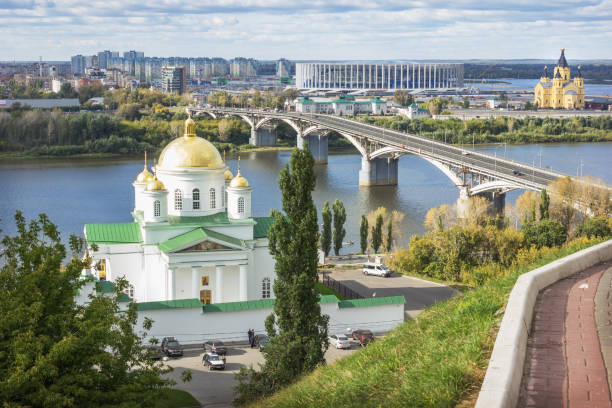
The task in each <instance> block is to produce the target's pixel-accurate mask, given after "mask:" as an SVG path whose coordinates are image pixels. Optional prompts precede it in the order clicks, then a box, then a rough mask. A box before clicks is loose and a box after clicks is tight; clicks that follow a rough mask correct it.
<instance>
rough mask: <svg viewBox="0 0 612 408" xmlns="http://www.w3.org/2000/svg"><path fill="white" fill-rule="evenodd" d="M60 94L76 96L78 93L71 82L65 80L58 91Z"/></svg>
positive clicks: (62, 95) (65, 96) (63, 96)
mask: <svg viewBox="0 0 612 408" xmlns="http://www.w3.org/2000/svg"><path fill="white" fill-rule="evenodd" d="M58 93H59V96H60V97H62V98H76V96H77V93H76V91H75V90H74V88H73V87H72V85H71V84H70V82H64V83H63V84H62V86H61V87H60V91H59V92H58Z"/></svg>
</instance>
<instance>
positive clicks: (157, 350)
mask: <svg viewBox="0 0 612 408" xmlns="http://www.w3.org/2000/svg"><path fill="white" fill-rule="evenodd" d="M145 348H146V349H147V350H148V351H149V355H150V356H151V360H161V359H162V358H164V352H163V351H162V349H161V347H160V346H158V345H157V344H150V345H147V346H145Z"/></svg>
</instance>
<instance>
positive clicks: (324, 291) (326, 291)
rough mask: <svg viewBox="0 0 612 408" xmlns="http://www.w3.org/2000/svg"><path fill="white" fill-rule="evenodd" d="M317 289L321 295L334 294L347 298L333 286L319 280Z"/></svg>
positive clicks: (343, 298)
mask: <svg viewBox="0 0 612 408" xmlns="http://www.w3.org/2000/svg"><path fill="white" fill-rule="evenodd" d="M315 289H316V290H317V292H319V294H320V295H323V296H325V295H334V296H336V297H337V298H338V299H340V300H346V298H345V297H344V296H342V295H341V294H339V293H338V292H336V291H335V290H333V289H332V288H330V287H329V286H327V285H326V284H324V283H321V282H317V283H316V284H315Z"/></svg>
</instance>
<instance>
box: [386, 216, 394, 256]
mask: <svg viewBox="0 0 612 408" xmlns="http://www.w3.org/2000/svg"><path fill="white" fill-rule="evenodd" d="M392 246H393V223H392V220H391V219H389V222H388V223H387V238H386V239H385V252H391V247H392Z"/></svg>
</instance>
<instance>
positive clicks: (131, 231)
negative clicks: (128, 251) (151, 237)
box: [85, 222, 142, 244]
mask: <svg viewBox="0 0 612 408" xmlns="http://www.w3.org/2000/svg"><path fill="white" fill-rule="evenodd" d="M85 239H86V240H87V242H88V243H89V244H135V243H141V242H142V235H141V233H140V226H139V225H138V223H136V222H123V223H107V224H85Z"/></svg>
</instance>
